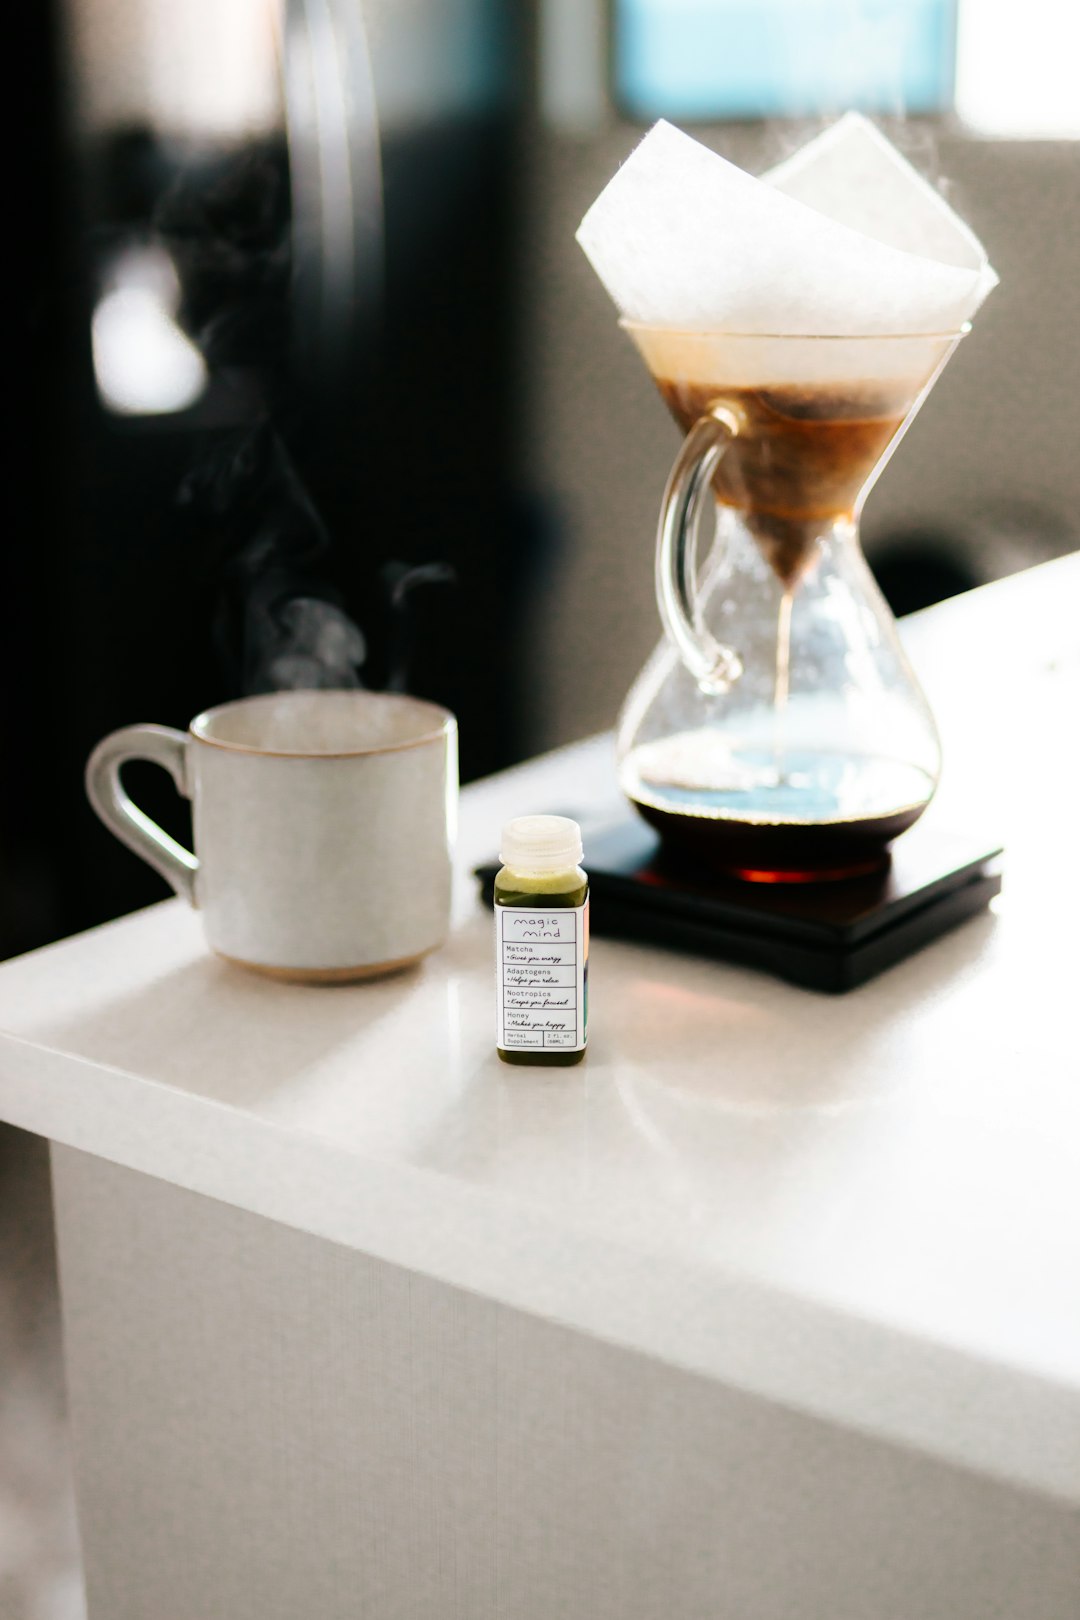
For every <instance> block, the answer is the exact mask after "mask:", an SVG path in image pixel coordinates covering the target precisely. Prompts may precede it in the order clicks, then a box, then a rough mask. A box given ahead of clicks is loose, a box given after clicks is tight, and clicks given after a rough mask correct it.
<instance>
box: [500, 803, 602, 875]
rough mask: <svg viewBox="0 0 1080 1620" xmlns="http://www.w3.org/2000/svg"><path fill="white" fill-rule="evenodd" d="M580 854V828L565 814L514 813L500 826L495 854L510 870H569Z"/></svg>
mask: <svg viewBox="0 0 1080 1620" xmlns="http://www.w3.org/2000/svg"><path fill="white" fill-rule="evenodd" d="M583 854H584V850H583V849H582V847H581V828H580V827H579V826H578V824H577V822H576V821H571V820H570V817H569V816H517V817H516V818H515V819H514V820H513V821H508V822H507V823H506V826H505V827H504V828H503V835H502V847H501V849H500V851H499V856H500V859H501V860H502V863H503V865H504V866H508V867H509V868H510V870H511V871H512V872H532V873H534V874H540V873H546V872H569V871H571V870H572V869H573V868H574V867H575V866H580V864H581V858H582V855H583Z"/></svg>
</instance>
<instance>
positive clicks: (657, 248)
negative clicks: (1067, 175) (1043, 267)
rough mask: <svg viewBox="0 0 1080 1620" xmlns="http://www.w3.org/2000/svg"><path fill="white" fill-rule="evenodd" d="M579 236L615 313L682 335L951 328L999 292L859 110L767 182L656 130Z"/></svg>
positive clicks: (969, 244)
mask: <svg viewBox="0 0 1080 1620" xmlns="http://www.w3.org/2000/svg"><path fill="white" fill-rule="evenodd" d="M577 239H578V241H579V242H580V244H581V246H582V248H583V249H584V251H585V253H586V254H587V255H588V257H589V259H590V261H591V263H592V265H593V268H594V269H595V270H596V273H597V274H598V275H599V277H600V279H601V281H602V282H603V283H604V285H605V287H606V288H607V290H608V292H609V294H610V295H611V297H612V299H613V300H614V302H615V304H616V306H617V308H618V310H619V312H620V314H622V315H623V316H626V317H628V318H629V319H631V320H635V321H642V322H647V323H649V324H652V325H657V326H667V327H676V328H681V329H682V330H686V331H697V332H704V331H728V332H740V333H743V332H745V333H783V334H789V335H804V336H814V335H817V336H846V335H858V334H865V335H875V336H902V335H908V334H912V333H930V332H951V331H955V330H957V329H958V328H959V327H961V326H962V325H963V324H964V322H965V321H967V320H968V319H970V317H971V316H972V315H973V314H974V312H975V311H976V309H977V308H978V307H979V305H980V304H981V302H982V300H983V299H984V298H985V296H986V294H987V293H988V292H989V291H990V289H991V288H992V287H993V286H994V285H995V284H996V281H997V277H996V275H995V274H994V272H993V270H992V269H991V268H990V266H989V264H988V263H987V259H986V254H985V253H984V251H983V249H982V247H981V246H980V244H979V242H978V241H977V239H976V238H975V237H974V235H973V234H972V233H971V231H970V230H968V228H967V226H966V225H964V224H963V222H962V221H961V220H960V219H959V218H958V217H957V216H956V215H955V214H954V213H953V211H952V210H951V209H950V208H949V206H948V204H947V203H946V202H945V201H944V199H943V198H941V197H940V196H939V195H938V194H937V193H936V192H935V191H933V189H932V188H931V187H930V186H929V185H928V184H927V183H926V181H924V180H923V179H922V178H921V177H920V176H919V175H918V174H916V172H915V171H914V169H912V168H911V166H910V165H909V164H908V163H907V162H906V161H905V160H904V159H903V158H902V157H901V156H900V154H899V152H897V151H896V150H895V148H894V147H892V146H891V145H890V143H889V142H888V141H887V140H886V139H885V137H884V136H883V135H881V134H880V133H879V132H878V131H877V130H876V129H875V128H874V126H873V125H872V124H870V123H868V121H867V120H866V119H864V118H861V117H859V116H858V115H856V114H849V115H848V116H847V117H846V118H843V119H841V120H840V121H839V122H838V123H837V124H835V125H833V126H832V127H831V128H830V129H828V130H826V131H825V133H824V134H823V135H821V136H818V137H817V138H816V139H815V140H814V141H812V142H810V143H809V145H808V146H806V147H804V148H803V149H802V150H801V151H800V152H798V153H796V154H795V155H794V157H792V158H790V159H789V160H788V161H787V162H786V163H783V164H781V165H780V166H779V167H778V168H777V169H775V170H773V171H772V172H771V174H769V175H767V176H766V177H765V178H764V179H761V180H757V179H754V178H752V177H751V176H750V175H748V174H746V173H744V171H743V170H742V169H739V168H737V167H736V166H735V165H734V164H732V163H728V162H727V161H726V160H725V159H724V158H722V157H719V156H718V155H717V154H716V153H714V152H711V151H710V150H709V149H708V148H707V147H705V146H702V145H701V144H700V143H699V142H698V141H694V140H691V138H690V137H689V136H688V135H684V134H682V133H681V131H679V130H677V129H675V128H673V126H672V125H670V124H667V123H663V122H661V123H659V124H656V125H655V126H654V127H653V129H651V130H650V131H649V133H648V135H646V136H645V138H644V140H643V141H642V142H641V143H640V145H639V146H638V147H637V148H636V150H635V151H634V152H633V153H632V154H631V156H630V157H629V158H628V159H627V161H626V162H625V163H624V164H623V166H622V168H621V169H620V170H619V172H618V173H617V174H616V175H615V177H614V179H613V180H611V181H610V183H609V184H608V185H607V186H606V187H605V189H604V190H603V191H602V192H601V194H600V196H599V197H598V198H597V200H596V202H595V203H594V204H593V205H592V207H591V208H590V209H589V211H588V213H587V214H586V216H585V218H584V219H583V221H582V223H581V226H580V229H579V230H578V233H577Z"/></svg>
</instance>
